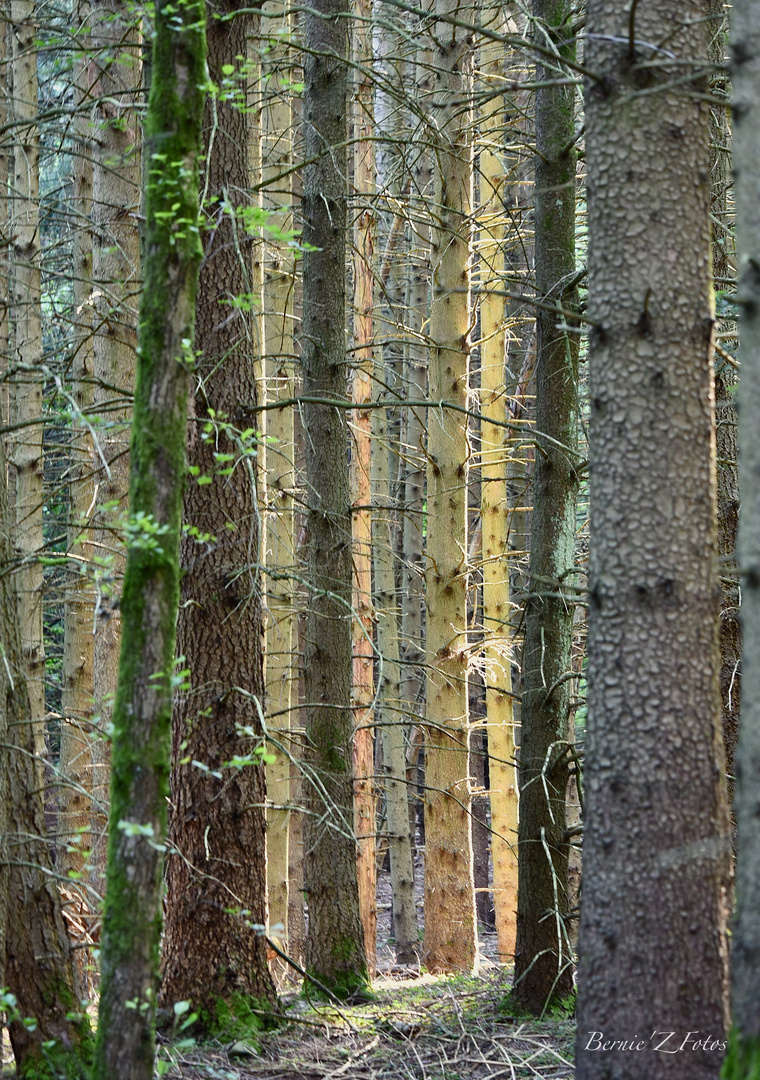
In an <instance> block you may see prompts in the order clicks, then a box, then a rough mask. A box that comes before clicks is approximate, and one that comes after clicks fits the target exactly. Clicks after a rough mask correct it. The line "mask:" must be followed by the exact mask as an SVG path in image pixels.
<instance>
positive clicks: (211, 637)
mask: <svg viewBox="0 0 760 1080" xmlns="http://www.w3.org/2000/svg"><path fill="white" fill-rule="evenodd" d="M236 7H237V5H236V3H235V0H231V2H229V3H228V2H226V0H224V2H223V3H220V4H219V5H217V6H215V8H214V9H213V12H211V14H210V19H209V25H208V66H209V74H210V77H211V79H212V80H213V82H214V83H215V84H217V85H224V80H225V79H226V80H227V84H229V80H230V77H231V76H230V73H229V67H230V66H231V67H232V68H233V69H237V70H238V71H239V68H238V65H240V64H241V63H242V62H244V59H245V57H246V54H247V53H246V50H247V37H248V35H249V34H250V32H251V29H252V27H251V16H250V13H243V14H238V15H236V16H235V18H230V16H232V14H233V13H234V12H235V10H236ZM241 58H242V59H241ZM237 78H238V79H242V78H243V75H242V74H240V73H239V74H238V76H237ZM249 116H250V114H249V113H246V112H245V111H244V110H241V108H240V107H239V103H238V102H236V101H235V99H234V97H233V96H232V95H223V96H222V97H220V98H219V99H217V100H216V101H213V100H209V102H208V104H207V107H206V111H205V115H204V154H205V158H206V166H205V169H206V171H205V176H204V178H203V190H204V194H205V205H204V207H203V209H204V211H205V213H206V215H208V216H207V219H206V220H207V223H208V224H210V225H212V227H211V228H207V229H206V230H205V231H204V236H203V239H204V259H203V266H202V268H201V273H200V278H199V284H198V296H197V303H196V325H195V343H194V346H195V352H196V355H197V356H198V367H197V376H198V378H197V383H196V389H195V397H194V401H193V407H192V415H191V420H190V430H189V438H188V460H189V470H190V473H191V477H190V480H189V481H188V486H187V492H186V494H185V507H184V516H185V521H186V523H187V528H186V530H185V534H184V536H183V539H182V546H181V563H182V568H183V575H182V603H181V609H180V616H179V621H178V627H177V653H178V657H180V658H182V659H181V660H180V663H181V664H182V665H183V668H184V669H185V670H186V671H187V673H188V674H187V680H188V683H189V685H188V686H186V687H185V688H184V690H183V691H182V692H181V693H180V694H179V695H178V697H177V700H176V703H175V714H174V723H173V739H172V776H171V792H172V813H171V822H170V836H171V840H172V844H173V845H174V846H175V848H176V850H177V854H176V855H175V856H174V857H172V858H171V859H170V860H169V864H168V867H167V884H168V899H167V913H166V933H165V936H164V947H163V955H162V983H161V1000H162V1004H163V1005H165V1006H166V1007H169V1008H171V1007H172V1006H173V1005H174V1004H175V1003H176V1002H177V1001H191V1002H192V1004H193V1008H194V1009H196V1010H198V1011H199V1012H200V1018H199V1021H198V1026H197V1028H196V1031H197V1032H198V1033H216V1032H218V1033H220V1034H221V1033H222V1032H223V1031H225V1030H232V1029H235V1027H236V1024H238V1023H239V1024H243V1025H245V1024H246V1023H249V1022H251V1015H252V1014H251V1008H252V1007H253V1008H267V1007H269V1006H271V1005H272V1004H273V1003H274V999H275V991H274V985H273V983H272V979H271V976H270V974H269V970H268V967H267V962H266V946H265V941H264V937H263V933H262V929H263V927H264V926H265V925H266V848H265V824H266V822H265V794H266V791H265V777H264V766H263V764H262V761H261V756H260V754H259V753H258V747H259V746H260V745H261V743H262V741H263V728H262V725H261V710H262V702H263V697H264V668H263V651H262V638H263V629H264V628H263V604H262V586H261V575H260V570H259V544H260V533H259V504H258V498H257V489H256V461H255V456H256V452H257V440H256V424H257V419H258V418H257V414H256V406H257V397H256V361H257V359H258V354H257V350H256V348H255V340H256V338H255V328H254V326H253V325H252V319H251V316H250V310H251V303H250V300H251V298H253V299H254V300H255V302H257V303H258V302H259V300H260V292H259V288H258V281H257V279H256V276H255V275H256V273H257V270H258V267H257V266H255V265H254V260H253V254H254V252H253V238H254V235H255V234H256V233H258V229H259V220H258V217H257V214H256V213H255V211H254V213H253V214H252V215H251V216H250V217H249V212H250V210H251V207H250V203H249V202H248V200H247V197H246V194H245V193H246V191H247V185H248V178H249V153H250V142H251V132H250V130H249ZM238 298H240V301H241V302H240V303H238V302H237V301H238ZM209 955H211V958H212V959H211V963H209ZM253 1023H254V1026H255V1023H256V1021H255V1020H254V1021H253ZM238 1030H239V1029H238Z"/></svg>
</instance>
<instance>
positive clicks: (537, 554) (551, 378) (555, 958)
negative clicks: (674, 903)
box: [513, 0, 579, 1013]
mask: <svg viewBox="0 0 760 1080" xmlns="http://www.w3.org/2000/svg"><path fill="white" fill-rule="evenodd" d="M573 11H574V8H573V6H572V4H570V3H566V2H564V0H535V2H534V4H533V14H534V17H535V19H536V22H537V27H538V29H537V31H536V32H537V33H540V35H541V42H542V43H545V42H546V41H547V40H548V41H549V42H550V43H551V46H552V48H554V49H555V50H556V61H554V62H553V63H544V64H541V65H539V66H538V70H537V78H538V79H539V81H541V80H542V79H547V80H551V79H554V78H556V77H557V74H558V73H559V74H560V75H561V74H562V73H563V72H564V70H565V69H564V68H563V66H562V61H563V60H572V59H573V58H574V55H575V46H574V44H573V43H572V42H573V38H572V31H571V29H570V21H571V18H572V14H573ZM535 123H536V151H537V152H536V175H535V219H536V224H535V241H534V242H535V266H536V288H537V291H538V295H539V296H540V297H541V298H542V299H543V300H544V302H545V303H547V304H548V305H551V304H552V303H556V304H558V305H560V306H562V307H564V308H565V309H567V310H569V311H573V310H574V308H575V306H576V304H577V296H576V292H575V289H574V287H573V285H572V279H573V276H574V272H575V164H576V155H575V150H574V149H573V148H572V143H573V134H574V123H575V88H574V87H573V86H563V85H555V86H549V87H546V88H543V89H540V90H538V91H537V94H536V119H535ZM536 324H537V327H536V331H537V352H536V441H537V445H536V459H535V460H536V465H535V473H534V480H533V518H532V527H531V548H530V584H529V593H528V597H527V600H526V607H525V645H524V649H523V691H522V734H521V740H520V824H519V831H518V839H519V871H518V877H519V884H518V900H517V942H516V947H515V985H514V990H513V994H514V996H515V998H516V1000H517V1001H518V1002H519V1003H520V1004H521V1005H522V1006H523V1007H524V1008H527V1009H529V1010H531V1011H532V1012H538V1013H540V1012H541V1011H542V1009H543V1008H544V1007H545V1005H546V1004H547V1003H548V1002H550V1001H551V1000H552V999H555V998H562V997H565V996H566V995H567V994H568V993H570V991H571V989H572V985H573V979H572V975H573V972H572V956H571V952H570V947H569V941H568V938H567V929H566V925H565V918H566V915H567V911H568V908H569V904H568V896H567V860H568V853H569V847H568V844H567V840H566V837H565V796H566V791H567V782H568V774H567V769H568V762H569V757H568V738H569V725H570V711H569V705H570V682H569V680H568V673H569V671H570V659H571V645H572V624H573V608H572V598H573V593H572V586H573V585H574V584H575V579H574V577H573V563H574V546H575V507H576V498H577V490H578V473H577V466H578V463H579V459H578V342H579V338H578V335H577V333H572V331H570V332H568V330H567V329H566V327H565V317H564V316H559V315H556V314H554V312H552V311H551V310H540V311H538V313H537V316H536Z"/></svg>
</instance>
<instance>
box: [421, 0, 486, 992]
mask: <svg viewBox="0 0 760 1080" xmlns="http://www.w3.org/2000/svg"><path fill="white" fill-rule="evenodd" d="M436 13H437V14H438V15H440V16H454V18H455V20H456V21H459V20H463V19H465V18H466V16H467V11H466V10H464V9H463V8H462V6H461V5H458V4H457V3H456V2H452V0H438V3H437V4H436ZM470 14H472V13H470ZM466 38H467V35H466V34H465V32H464V31H463V30H462V29H461V28H458V27H455V26H453V25H451V24H450V23H446V22H440V23H439V24H438V26H437V27H436V58H435V60H436V67H437V69H438V83H437V86H438V91H437V94H436V98H437V100H436V105H437V106H438V107H437V109H436V116H437V118H438V129H437V131H436V133H435V136H434V138H435V157H436V183H435V197H434V211H433V212H434V214H435V225H434V229H433V246H432V264H433V297H432V304H431V312H430V338H431V342H432V346H431V351H430V403H431V407H430V409H429V410H428V469H427V484H428V529H427V566H426V596H427V605H428V615H427V665H428V674H427V714H426V720H427V723H426V732H425V737H426V774H425V780H426V795H425V941H424V953H423V961H424V963H425V964H426V966H427V967H428V969H429V970H431V971H453V970H457V969H466V968H472V967H473V965H474V963H475V959H476V944H477V942H476V931H475V898H474V886H473V878H472V838H471V833H470V817H469V809H470V790H469V780H468V773H469V768H468V759H469V755H468V736H469V722H468V702H467V667H468V641H467V603H466V601H467V498H466V481H467V468H468V460H469V455H470V449H469V445H468V438H467V429H466V422H465V419H464V417H463V416H462V415H461V414H460V413H459V412H455V411H453V410H451V409H448V408H446V407H445V405H444V404H442V403H444V402H445V403H451V404H453V405H456V406H459V407H460V408H464V407H466V405H467V381H468V367H469V351H470V340H469V334H470V329H471V326H470V320H471V311H470V294H469V285H470V257H471V237H470V233H471V224H470V212H471V202H472V194H471V188H472V146H471V143H470V138H471V128H470V119H471V118H470V112H469V109H468V108H467V107H466V105H465V104H464V103H465V102H466V101H467V99H468V97H469V95H470V92H471V71H472V58H471V53H470V48H469V45H468V44H467V40H466Z"/></svg>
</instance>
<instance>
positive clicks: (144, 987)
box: [94, 0, 206, 1080]
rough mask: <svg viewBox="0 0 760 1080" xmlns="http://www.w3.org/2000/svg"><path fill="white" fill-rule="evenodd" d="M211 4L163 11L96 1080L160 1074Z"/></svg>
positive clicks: (149, 142) (156, 56) (152, 110)
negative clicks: (161, 961)
mask: <svg viewBox="0 0 760 1080" xmlns="http://www.w3.org/2000/svg"><path fill="white" fill-rule="evenodd" d="M205 55H206V44H205V8H204V5H203V3H202V2H201V0H178V2H172V3H168V2H166V0H160V2H159V3H158V4H157V5H156V35H155V39H154V52H153V80H152V85H151V94H150V102H149V107H148V117H147V122H146V148H147V149H146V152H147V153H149V155H150V157H149V166H148V190H147V202H146V206H147V214H146V217H147V221H146V230H145V288H144V291H143V294H142V297H141V302H140V330H139V345H138V367H137V381H136V386H135V404H134V418H133V425H132V440H131V446H130V453H131V477H130V491H129V505H130V525H131V527H130V530H129V543H128V548H127V567H126V573H125V578H124V590H123V596H122V603H121V608H122V652H121V657H120V662H119V683H118V689H117V694H116V702H115V706H114V714H113V723H114V743H113V755H112V778H111V814H110V828H109V848H108V870H107V891H106V903H105V910H104V916H103V939H102V951H101V966H102V983H101V999H100V1023H99V1027H98V1039H97V1046H96V1054H95V1072H94V1075H95V1077H96V1078H97V1080H112V1078H113V1077H114V1076H116V1075H122V1074H123V1073H124V1070H127V1071H128V1072H129V1075H130V1077H131V1078H133V1080H138V1078H144V1080H148V1078H150V1077H152V1074H153V1059H154V1057H155V1005H156V986H157V982H158V946H159V937H160V932H161V895H162V879H163V845H164V841H165V837H166V797H167V795H168V790H169V752H170V744H171V717H172V674H173V665H174V644H175V625H176V617H177V607H178V603H179V539H180V527H181V515H182V494H183V487H184V475H185V437H186V427H187V403H188V394H189V369H190V360H191V347H192V340H193V318H194V310H195V291H196V286H197V277H198V268H199V265H200V259H201V256H202V248H201V243H200V237H199V224H198V158H199V156H200V153H201V147H202V140H201V123H202V117H203V105H204V98H205V84H206V73H205Z"/></svg>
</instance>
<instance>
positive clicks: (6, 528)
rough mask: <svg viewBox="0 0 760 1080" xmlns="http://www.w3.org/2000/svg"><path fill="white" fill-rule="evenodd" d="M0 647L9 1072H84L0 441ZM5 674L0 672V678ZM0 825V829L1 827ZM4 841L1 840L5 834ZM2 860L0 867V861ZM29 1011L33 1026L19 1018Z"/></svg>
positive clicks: (84, 1042)
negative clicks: (11, 998)
mask: <svg viewBox="0 0 760 1080" xmlns="http://www.w3.org/2000/svg"><path fill="white" fill-rule="evenodd" d="M0 545H1V550H0V561H1V562H2V564H3V565H2V567H0V644H2V650H3V657H4V661H5V663H4V665H3V675H2V682H3V687H2V689H3V697H2V702H1V704H2V709H0V715H1V716H2V723H3V727H5V728H6V729H7V747H6V746H5V743H4V756H5V750H6V749H7V750H8V751H9V752H10V753H9V755H8V760H7V761H6V762H5V766H6V767H5V768H3V770H2V776H3V781H2V790H0V795H2V807H3V811H2V812H3V815H5V814H6V813H7V825H6V828H4V829H3V833H2V837H3V839H2V844H3V848H5V849H6V850H7V856H8V858H9V862H10V868H9V871H8V876H7V877H6V874H5V873H4V872H2V868H0V897H2V898H3V899H4V900H6V901H7V903H5V904H4V905H3V908H2V910H3V912H5V913H6V915H5V917H7V927H6V926H4V927H3V931H2V936H3V937H4V938H5V949H4V951H3V956H4V960H5V984H4V985H7V987H8V989H9V990H10V991H11V993H13V994H14V995H15V997H16V1011H15V1012H14V1013H13V1014H12V1015H11V1016H10V1017H9V1031H10V1037H11V1045H12V1047H13V1054H14V1057H15V1059H16V1066H17V1070H18V1075H19V1076H57V1075H60V1074H59V1073H58V1071H57V1070H58V1069H59V1068H61V1069H63V1070H65V1075H66V1076H71V1077H84V1075H85V1069H86V1067H87V1066H88V1065H89V1061H90V1058H91V1055H92V1038H91V1035H90V1027H89V1023H88V1020H87V1016H86V1014H85V1013H84V1012H83V1011H82V1010H81V1004H80V1000H79V994H80V988H79V987H78V985H77V979H76V974H75V971H74V965H73V961H72V955H71V950H70V948H69V941H68V937H67V935H66V927H65V925H64V922H63V915H62V909H61V897H60V894H59V892H58V885H57V882H56V880H55V872H54V869H53V863H52V859H51V851H50V845H49V843H48V841H47V837H46V828H45V806H44V802H43V791H42V789H41V787H40V783H39V769H38V764H39V763H38V761H37V759H36V757H35V750H36V745H35V742H36V740H35V727H34V724H33V723H32V711H31V700H30V696H29V692H28V687H27V680H26V674H25V670H24V667H25V665H24V662H23V659H22V655H23V653H22V642H21V633H20V622H19V616H18V599H17V596H16V590H15V581H14V578H13V576H12V574H11V567H12V566H13V562H14V559H13V554H12V551H11V543H10V514H9V508H8V492H7V487H6V462H5V452H4V449H3V448H2V444H0ZM6 672H7V676H8V677H7V678H6ZM6 829H7V831H6ZM6 838H7V839H6ZM3 865H7V864H5V863H4V864H3ZM26 1017H31V1018H33V1019H34V1020H35V1021H36V1025H34V1026H31V1025H29V1024H27V1023H24V1022H23V1021H24V1018H26Z"/></svg>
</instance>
